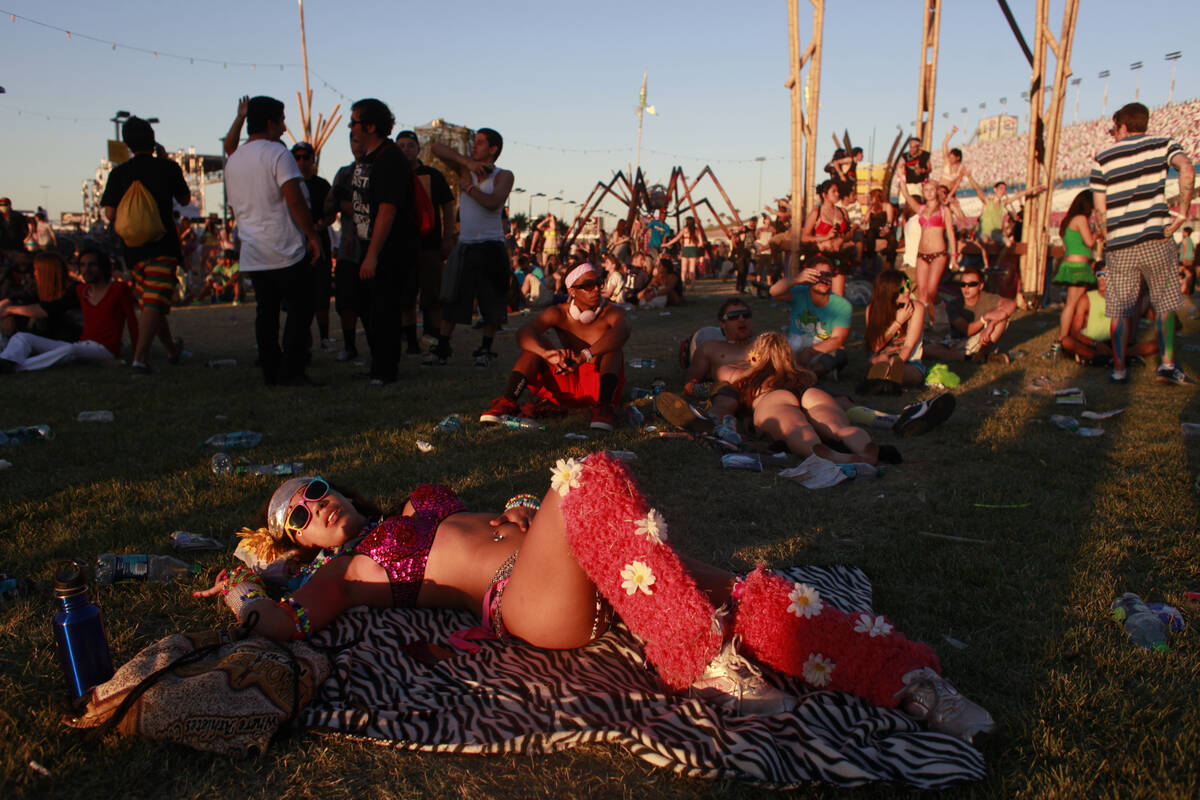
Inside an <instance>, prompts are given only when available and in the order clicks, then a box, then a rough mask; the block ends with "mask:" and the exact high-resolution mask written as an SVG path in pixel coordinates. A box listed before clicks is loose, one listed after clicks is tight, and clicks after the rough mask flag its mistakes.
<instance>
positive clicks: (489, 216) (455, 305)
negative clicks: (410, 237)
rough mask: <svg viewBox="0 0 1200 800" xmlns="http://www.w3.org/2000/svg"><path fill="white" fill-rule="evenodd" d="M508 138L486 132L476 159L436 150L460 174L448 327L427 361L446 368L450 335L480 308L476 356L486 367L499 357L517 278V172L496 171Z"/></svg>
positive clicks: (445, 284)
mask: <svg viewBox="0 0 1200 800" xmlns="http://www.w3.org/2000/svg"><path fill="white" fill-rule="evenodd" d="M503 148H504V139H503V138H501V136H500V134H499V133H497V132H496V131H494V130H492V129H491V128H480V129H479V131H478V132H477V133H476V134H475V138H474V140H473V141H472V143H471V155H470V157H468V156H464V155H462V154H461V153H459V152H457V151H455V150H454V149H453V148H450V147H447V146H446V145H444V144H442V143H441V142H433V143H432V144H431V145H430V150H431V151H432V152H433V154H434V155H435V156H437V157H438V158H440V159H441V160H442V161H444V162H446V163H447V164H449V165H451V166H452V167H454V168H455V169H457V170H458V186H459V193H458V216H459V226H458V247H456V248H455V252H454V254H453V255H452V256H451V257H450V261H449V263H448V264H447V266H446V269H445V271H444V273H443V277H442V301H443V304H444V305H443V306H442V328H441V333H440V335H439V336H438V342H437V344H436V345H434V347H433V349H431V350H430V351H429V352H428V353H426V354H425V358H424V359H423V360H422V361H421V363H422V364H425V365H434V364H445V363H446V362H447V361H448V360H449V358H450V335H451V334H452V333H454V326H455V325H456V324H459V323H463V324H466V323H470V321H471V311H472V308H473V306H474V305H475V303H478V304H479V315H480V316H481V317H483V342H482V343H481V344H480V346H479V349H478V350H476V351H475V352H474V353H472V355H473V356H474V357H475V366H477V367H486V366H488V365H489V364H491V363H492V360H493V359H495V358H496V354H495V353H494V352H492V339H493V337H494V336H495V335H496V330H497V329H498V328H499V327H500V326H501V325H503V324H504V323H505V321H507V319H508V288H509V283H511V281H512V280H513V275H512V268H511V267H510V266H509V256H508V247H507V246H506V245H505V242H504V237H505V230H504V204H505V203H506V202H508V194H509V192H511V191H512V187H513V174H512V173H511V172H509V171H508V170H506V169H499V168H498V167H496V159H497V158H499V156H500V151H501V150H502V149H503Z"/></svg>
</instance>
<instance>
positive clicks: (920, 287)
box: [900, 180, 958, 321]
mask: <svg viewBox="0 0 1200 800" xmlns="http://www.w3.org/2000/svg"><path fill="white" fill-rule="evenodd" d="M921 191H922V192H924V197H925V203H924V205H922V204H921V203H918V202H917V201H916V200H914V199H913V197H912V195H910V194H909V193H908V187H907V186H905V185H904V184H903V183H901V184H900V195H901V197H903V198H904V202H905V205H906V207H907V208H908V210H909V212H910V213H912V214H915V215H916V217H917V220H918V221H919V222H920V223H921V241H920V242H919V244H918V246H917V299H918V300H920V301H921V304H922V305H923V306H924V307H925V308H926V309H928V313H929V314H932V313H933V304H934V300H935V299H936V297H937V290H938V284H940V283H941V282H942V275H943V273H945V271H946V265H947V264H951V263H954V262H955V261H956V260H957V258H958V242H957V240H956V239H955V236H954V225H953V224H952V222H951V220H950V219H949V216H950V215H949V213H948V210H947V209H946V208H945V207H944V206H943V205H942V204H941V201H940V200H939V199H938V184H936V183H934V182H933V181H932V180H926V181H925V183H924V184H922V186H921ZM931 321H932V317H931Z"/></svg>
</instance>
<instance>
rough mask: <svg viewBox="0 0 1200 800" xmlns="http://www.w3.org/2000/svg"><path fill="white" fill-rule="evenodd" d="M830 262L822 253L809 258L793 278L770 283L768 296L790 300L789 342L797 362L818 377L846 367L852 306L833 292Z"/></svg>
mask: <svg viewBox="0 0 1200 800" xmlns="http://www.w3.org/2000/svg"><path fill="white" fill-rule="evenodd" d="M835 274H836V273H835V270H834V268H833V262H831V261H830V260H829V259H827V258H825V257H824V256H816V257H815V258H810V259H809V260H808V261H807V262H806V264H805V265H804V268H803V269H801V270H800V271H799V272H798V273H797V274H796V277H795V278H794V279H788V278H781V279H780V280H778V281H776V282H775V283H774V284H772V286H771V296H772V297H776V298H780V299H783V298H788V299H789V300H790V301H791V311H790V313H789V319H790V325H789V327H788V344H790V345H791V346H792V351H793V352H794V353H795V354H796V361H797V363H799V364H802V365H804V366H806V367H808V368H809V369H810V370H812V371H813V372H814V373H815V374H816V375H817V377H818V378H820V377H823V376H824V375H827V374H830V373H832V374H833V376H834V379H835V380H836V379H837V371H838V370H839V369H841V368H842V367H844V366H846V350H845V347H846V340H847V339H849V338H850V319H851V317H852V316H853V314H854V307H853V306H851V305H850V301H849V300H847V299H846V298H844V297H841V296H839V295H836V294H833V291H832V287H833V278H834V275H835Z"/></svg>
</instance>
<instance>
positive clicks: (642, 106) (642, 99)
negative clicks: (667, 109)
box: [637, 71, 658, 117]
mask: <svg viewBox="0 0 1200 800" xmlns="http://www.w3.org/2000/svg"><path fill="white" fill-rule="evenodd" d="M643 111H645V112H646V113H647V114H653V115H655V116H658V111H656V110H655V108H654V106H651V105H646V72H644V71H643V72H642V91H641V93H640V94H639V95H638V107H637V113H638V116H639V117H640V116H641V115H642V112H643Z"/></svg>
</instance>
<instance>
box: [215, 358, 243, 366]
mask: <svg viewBox="0 0 1200 800" xmlns="http://www.w3.org/2000/svg"><path fill="white" fill-rule="evenodd" d="M208 365H209V366H210V367H236V366H237V359H236V358H212V359H209V361H208Z"/></svg>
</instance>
